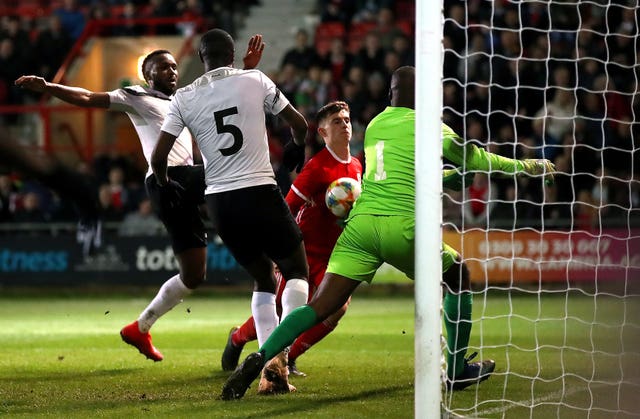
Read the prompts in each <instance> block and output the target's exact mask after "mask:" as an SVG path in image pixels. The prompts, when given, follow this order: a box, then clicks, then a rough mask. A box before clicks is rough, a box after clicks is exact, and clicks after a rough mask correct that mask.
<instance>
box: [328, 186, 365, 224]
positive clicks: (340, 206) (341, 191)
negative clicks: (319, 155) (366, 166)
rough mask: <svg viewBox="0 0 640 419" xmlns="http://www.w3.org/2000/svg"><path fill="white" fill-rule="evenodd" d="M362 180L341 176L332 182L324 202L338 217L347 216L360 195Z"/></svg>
mask: <svg viewBox="0 0 640 419" xmlns="http://www.w3.org/2000/svg"><path fill="white" fill-rule="evenodd" d="M360 191H361V189H360V182H358V181H357V180H355V179H353V178H350V177H341V178H339V179H336V180H334V181H333V182H331V184H330V185H329V187H328V188H327V193H326V194H325V198H324V202H325V203H326V204H327V208H329V211H331V212H332V213H333V215H335V216H336V217H338V218H347V216H348V215H349V211H351V207H353V203H354V202H355V201H356V199H358V197H359V196H360Z"/></svg>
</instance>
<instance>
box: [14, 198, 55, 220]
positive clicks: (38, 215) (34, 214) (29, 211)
mask: <svg viewBox="0 0 640 419" xmlns="http://www.w3.org/2000/svg"><path fill="white" fill-rule="evenodd" d="M47 219H48V216H47V214H46V213H45V211H44V210H43V208H42V206H41V205H40V197H39V195H38V194H37V193H36V192H27V193H26V194H24V196H23V197H22V206H21V207H20V208H18V209H17V210H16V212H15V213H14V214H13V221H15V222H17V223H42V222H45V221H47Z"/></svg>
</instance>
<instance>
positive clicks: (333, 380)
mask: <svg viewBox="0 0 640 419" xmlns="http://www.w3.org/2000/svg"><path fill="white" fill-rule="evenodd" d="M135 293H136V294H137V295H136V296H125V295H123V294H118V295H115V294H114V295H108V294H107V295H105V294H104V293H103V294H101V295H95V294H92V295H87V294H83V293H80V292H72V293H70V294H68V295H58V296H43V295H42V294H39V295H32V294H19V293H14V294H10V293H9V294H7V293H5V294H4V296H1V297H0V345H1V349H0V416H2V417H25V418H27V417H29V418H30V417H38V416H40V417H44V416H46V417H66V418H73V417H82V418H86V417H154V418H155V417H172V418H177V417H184V418H187V417H189V418H192V417H216V418H218V417H220V418H222V417H228V418H263V417H264V418H267V417H268V418H278V417H292V418H293V417H295V418H302V417H305V418H306V417H318V418H320V417H322V418H326V417H336V418H343V417H344V418H374V417H389V418H411V417H413V416H414V391H413V381H414V377H413V354H414V342H413V338H414V332H413V326H414V323H413V310H414V304H413V297H412V296H411V295H408V293H400V294H399V295H395V296H380V295H378V294H379V293H371V294H370V295H365V293H356V295H355V296H354V298H353V302H352V305H351V307H350V309H349V312H348V313H347V316H346V317H345V318H344V319H343V320H342V322H341V324H340V326H339V327H338V329H336V331H335V332H334V333H333V334H331V335H330V336H328V337H327V338H326V339H325V340H324V341H323V342H321V343H320V344H319V345H317V346H316V347H314V348H313V349H311V350H310V351H309V352H308V353H307V354H305V355H304V356H303V357H301V358H300V359H299V360H298V367H299V368H300V369H301V370H303V371H305V372H307V373H308V374H309V376H308V377H306V378H292V380H291V381H292V383H293V384H294V385H296V386H297V387H298V392H297V393H295V394H289V395H281V396H270V397H262V396H258V395H257V394H256V393H255V391H256V387H257V383H255V385H253V386H252V388H250V389H249V391H248V392H247V395H246V396H245V397H244V398H243V399H242V400H240V401H233V402H223V401H220V400H218V399H217V396H218V394H219V392H220V388H221V386H222V384H223V382H224V380H225V379H226V377H227V375H228V374H227V373H225V372H223V371H221V369H220V355H221V353H222V349H223V347H224V344H225V342H226V338H227V332H228V330H229V329H230V328H231V326H234V325H236V324H238V323H240V322H241V321H243V320H244V319H245V318H246V317H247V315H248V314H249V295H248V293H247V295H243V296H229V295H224V294H220V293H215V292H210V291H204V292H201V293H195V294H194V296H193V297H192V298H189V299H188V300H187V301H185V302H184V303H183V304H181V305H179V306H178V307H176V308H175V309H174V310H173V311H171V312H170V313H168V314H167V315H166V316H165V317H163V318H162V319H160V321H159V322H158V323H157V324H156V326H155V327H154V329H153V336H154V343H155V344H156V346H157V347H158V348H159V349H160V350H161V351H162V352H163V353H164V355H165V359H164V361H162V362H159V363H153V362H151V361H148V360H146V359H144V357H143V356H142V355H140V354H139V353H138V352H137V351H136V350H135V349H133V348H132V347H130V346H128V345H125V344H124V343H123V342H122V341H121V340H120V337H119V334H118V331H119V329H120V328H121V327H122V326H123V325H124V324H126V323H128V322H130V321H131V320H133V319H135V317H136V316H137V315H138V313H139V312H140V310H141V309H142V308H143V307H144V306H145V304H146V303H147V302H148V301H149V299H150V298H151V297H152V296H153V292H152V291H144V292H141V291H139V290H138V291H136V292H135ZM634 303H637V301H636V302H634V301H631V300H627V301H622V300H620V299H618V298H613V297H598V298H596V299H594V298H593V297H586V296H581V295H579V294H578V293H576V294H575V295H574V294H571V295H569V298H568V299H566V298H565V296H564V294H562V295H557V296H553V295H549V296H546V295H543V296H540V298H538V297H537V296H517V297H515V296H514V297H511V298H509V297H508V295H507V294H504V293H497V292H496V293H490V294H488V295H487V296H485V294H478V295H476V297H475V300H474V327H473V331H472V340H471V345H472V346H473V347H479V346H480V345H481V344H482V345H483V349H482V356H483V357H491V358H493V359H495V360H496V362H497V368H496V374H495V376H493V377H491V378H490V379H489V380H488V381H486V382H484V383H483V384H482V385H480V386H477V387H470V388H468V389H466V390H465V391H462V392H458V393H454V394H453V395H451V394H444V402H445V404H446V405H447V406H448V407H449V408H450V409H452V410H454V412H456V413H458V414H461V415H468V416H479V417H513V418H520V417H541V418H543V417H544V418H547V417H562V418H565V417H590V418H594V417H603V418H604V417H627V416H631V414H633V413H636V414H637V413H638V412H639V411H640V410H638V408H637V407H636V406H637V405H638V404H639V403H638V402H637V400H636V399H637V394H638V389H639V388H640V380H639V379H638V376H639V375H640V374H638V368H637V365H638V363H640V356H639V355H638V354H637V352H638V348H639V346H638V340H640V339H638V334H640V333H639V332H638V330H637V324H638V322H637V319H638V318H640V317H639V315H640V310H638V305H637V304H634ZM481 316H482V317H483V318H482V319H481ZM536 319H537V320H536ZM625 319H626V320H625ZM634 325H636V326H634ZM559 346H566V347H571V348H573V349H564V350H560V349H558V347H559ZM255 348H256V345H255V344H249V345H248V347H247V348H245V352H244V354H247V353H248V350H254V349H255ZM616 354H623V355H616ZM563 372H564V375H563ZM563 376H564V379H562V377H563ZM586 380H591V383H589V382H588V381H586ZM504 399H509V400H511V401H512V402H505V401H504ZM558 403H560V404H558ZM474 405H475V406H476V407H475V408H474V407H473V406H474ZM634 409H635V410H634ZM618 410H621V412H618V416H615V412H616V411H618Z"/></svg>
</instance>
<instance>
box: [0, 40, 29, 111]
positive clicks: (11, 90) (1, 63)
mask: <svg viewBox="0 0 640 419" xmlns="http://www.w3.org/2000/svg"><path fill="white" fill-rule="evenodd" d="M23 69H24V66H23V63H22V62H21V61H20V58H19V56H18V54H17V53H16V51H15V46H14V44H13V41H12V40H11V38H4V39H1V40H0V81H2V84H3V85H4V89H3V90H4V91H5V103H8V104H12V105H17V104H20V103H22V100H23V97H24V95H23V92H22V91H20V89H19V88H17V87H15V86H14V85H13V80H15V79H16V78H17V77H19V76H20V74H22V70H23ZM15 118H16V116H15V115H14V114H5V117H4V119H5V120H7V121H14V120H15ZM0 120H1V118H0Z"/></svg>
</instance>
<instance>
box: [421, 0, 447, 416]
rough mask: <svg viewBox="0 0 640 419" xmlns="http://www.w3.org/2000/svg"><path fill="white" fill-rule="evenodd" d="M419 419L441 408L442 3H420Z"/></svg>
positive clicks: (437, 413) (435, 412) (434, 414)
mask: <svg viewBox="0 0 640 419" xmlns="http://www.w3.org/2000/svg"><path fill="white" fill-rule="evenodd" d="M415 97H416V127H415V130H416V150H415V153H416V156H415V166H416V232H415V234H416V249H415V261H416V277H415V417H416V418H437V417H440V409H441V385H442V383H441V379H440V377H441V373H440V371H441V369H442V364H441V359H442V347H441V343H440V342H441V340H440V336H441V324H442V320H441V316H440V307H441V305H442V301H441V299H442V291H441V287H440V278H441V277H442V263H441V257H440V246H441V237H442V232H441V222H442V216H441V214H442V198H441V194H442V181H441V179H442V169H441V167H442V145H441V143H442V139H441V132H442V129H441V121H442V119H441V115H442V0H433V1H431V0H430V1H418V2H416V96H415Z"/></svg>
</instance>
